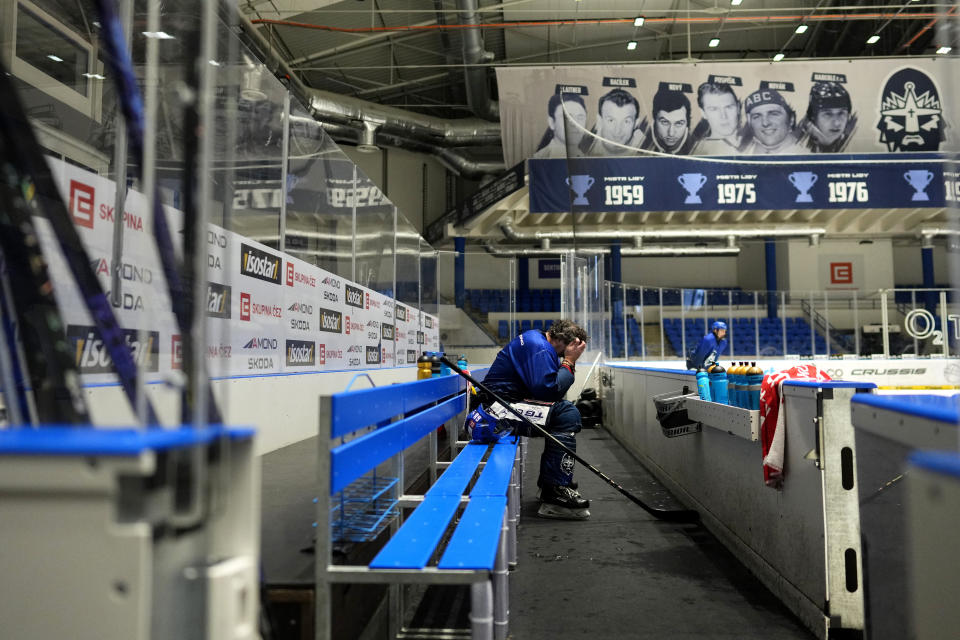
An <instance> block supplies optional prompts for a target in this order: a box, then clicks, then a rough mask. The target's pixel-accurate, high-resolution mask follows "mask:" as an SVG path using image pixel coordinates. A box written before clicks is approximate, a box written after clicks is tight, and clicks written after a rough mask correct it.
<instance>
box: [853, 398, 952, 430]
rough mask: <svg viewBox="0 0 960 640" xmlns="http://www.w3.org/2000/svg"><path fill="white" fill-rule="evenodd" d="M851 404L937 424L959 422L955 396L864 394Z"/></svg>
mask: <svg viewBox="0 0 960 640" xmlns="http://www.w3.org/2000/svg"><path fill="white" fill-rule="evenodd" d="M851 402H853V403H856V404H865V405H868V406H870V407H874V408H876V409H884V410H887V411H895V412H897V413H903V414H906V415H910V416H916V417H918V418H926V419H927V420H936V421H937V422H949V423H952V424H956V423H957V422H958V421H960V412H958V402H960V400H958V396H957V395H956V394H954V395H952V396H935V395H930V394H925V395H924V394H917V395H902V396H901V395H896V396H878V395H873V394H866V393H864V394H859V395H856V396H854V397H853V400H851Z"/></svg>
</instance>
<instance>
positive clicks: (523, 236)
mask: <svg viewBox="0 0 960 640" xmlns="http://www.w3.org/2000/svg"><path fill="white" fill-rule="evenodd" d="M500 230H501V231H502V232H503V235H504V236H506V237H507V238H508V239H510V240H517V241H529V242H539V241H541V240H544V239H551V240H574V239H578V240H580V239H583V240H623V239H635V238H643V239H648V238H655V239H659V240H670V239H676V240H682V239H687V238H691V237H694V238H718V239H723V240H727V239H728V238H730V237H733V238H765V237H770V236H778V237H784V236H787V237H806V236H810V235H813V234H818V235H822V234H824V233H826V229H823V228H811V227H790V226H784V225H781V226H778V227H772V228H767V229H764V228H759V227H755V228H750V227H746V228H736V227H735V228H729V229H723V228H716V229H710V228H707V229H698V230H693V229H688V228H684V227H681V228H676V229H644V230H638V231H626V230H621V229H611V230H609V231H577V232H576V234H574V232H573V231H531V232H526V231H517V230H516V229H514V228H513V226H512V225H511V224H510V223H509V222H501V223H500Z"/></svg>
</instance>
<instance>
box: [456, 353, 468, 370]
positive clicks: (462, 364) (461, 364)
mask: <svg viewBox="0 0 960 640" xmlns="http://www.w3.org/2000/svg"><path fill="white" fill-rule="evenodd" d="M467 366H468V365H467V356H465V355H463V354H460V356H459V357H458V358H457V368H458V369H460V371H466V370H467Z"/></svg>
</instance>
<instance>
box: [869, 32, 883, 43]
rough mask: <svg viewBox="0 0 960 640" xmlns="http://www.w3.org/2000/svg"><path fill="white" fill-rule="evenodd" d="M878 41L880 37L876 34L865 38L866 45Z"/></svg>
mask: <svg viewBox="0 0 960 640" xmlns="http://www.w3.org/2000/svg"><path fill="white" fill-rule="evenodd" d="M879 39H880V36H878V35H877V34H873V35H872V36H870V37H869V38H867V44H873V43H875V42H877V41H878V40H879Z"/></svg>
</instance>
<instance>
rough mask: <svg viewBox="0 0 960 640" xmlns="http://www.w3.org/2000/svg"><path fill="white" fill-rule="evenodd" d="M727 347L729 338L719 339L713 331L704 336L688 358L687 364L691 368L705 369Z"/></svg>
mask: <svg viewBox="0 0 960 640" xmlns="http://www.w3.org/2000/svg"><path fill="white" fill-rule="evenodd" d="M726 348H727V339H726V338H724V339H723V340H720V341H719V342H718V341H717V336H716V335H714V333H713V332H712V331H711V332H710V333H708V334H707V335H705V336H703V340H701V341H700V344H698V345H697V348H696V350H695V351H694V352H693V353H692V354H691V356H690V357H689V358H688V359H687V366H688V367H690V368H691V369H703V368H704V365H705V364H707V363H712V362H716V361H717V357H719V356H720V354H722V353H723V350H724V349H726Z"/></svg>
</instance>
